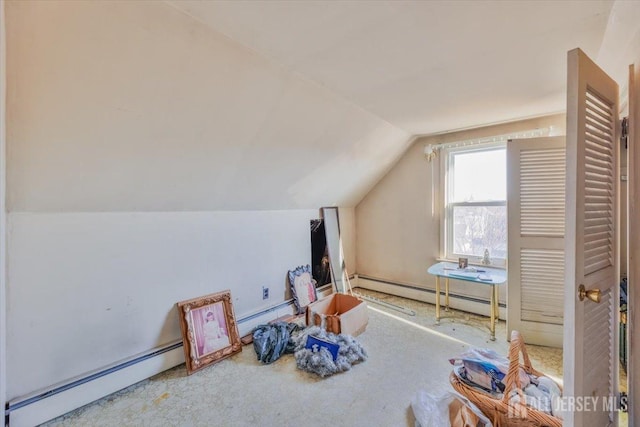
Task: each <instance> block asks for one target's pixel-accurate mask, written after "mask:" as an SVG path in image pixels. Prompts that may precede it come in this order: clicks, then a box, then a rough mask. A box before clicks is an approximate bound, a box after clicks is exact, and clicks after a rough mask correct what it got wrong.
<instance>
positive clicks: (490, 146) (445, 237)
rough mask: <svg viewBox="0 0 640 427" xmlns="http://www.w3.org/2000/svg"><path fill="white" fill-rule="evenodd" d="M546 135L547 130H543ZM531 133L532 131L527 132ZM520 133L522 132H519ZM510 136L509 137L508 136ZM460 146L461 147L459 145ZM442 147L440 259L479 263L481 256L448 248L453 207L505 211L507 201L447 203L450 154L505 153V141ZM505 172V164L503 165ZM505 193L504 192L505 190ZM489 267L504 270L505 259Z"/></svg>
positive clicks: (499, 259)
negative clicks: (482, 207) (460, 258)
mask: <svg viewBox="0 0 640 427" xmlns="http://www.w3.org/2000/svg"><path fill="white" fill-rule="evenodd" d="M545 129H546V132H547V133H548V131H549V128H545ZM528 132H532V131H528ZM521 133H522V132H521ZM509 136H511V135H509ZM494 138H501V137H498V136H497V137H494ZM489 139H491V138H485V140H489ZM460 144H462V145H460ZM439 145H440V146H442V147H445V148H444V150H442V156H440V157H441V158H440V171H441V172H440V183H441V184H440V190H441V191H440V194H441V197H440V201H441V203H442V215H441V216H440V256H439V258H441V259H446V260H453V262H457V259H458V257H467V258H469V261H470V263H479V262H480V261H481V260H482V256H474V257H472V256H468V255H463V254H456V253H454V252H453V250H452V249H451V248H450V246H451V245H452V241H451V239H450V236H451V235H452V234H453V224H452V221H451V217H452V215H453V213H452V208H453V207H454V206H504V207H505V210H506V206H507V200H506V194H505V200H504V201H502V200H500V201H485V202H480V201H479V202H449V198H450V194H449V193H450V189H451V188H452V186H453V174H452V173H451V172H450V171H452V170H453V156H451V154H457V153H471V152H480V151H491V150H500V149H504V150H505V151H506V147H507V141H506V140H504V141H502V140H500V141H498V142H495V141H493V140H491V141H488V142H483V143H482V144H481V146H479V144H472V145H465V144H463V143H450V144H439ZM505 172H506V164H505ZM505 191H506V190H505ZM490 266H491V267H497V268H504V267H505V266H506V257H505V258H495V257H492V261H491V265H490Z"/></svg>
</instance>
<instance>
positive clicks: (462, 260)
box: [458, 258, 469, 270]
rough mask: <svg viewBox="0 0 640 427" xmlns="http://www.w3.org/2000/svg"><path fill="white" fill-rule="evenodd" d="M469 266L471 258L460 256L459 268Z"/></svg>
mask: <svg viewBox="0 0 640 427" xmlns="http://www.w3.org/2000/svg"><path fill="white" fill-rule="evenodd" d="M468 266H469V258H458V268H459V269H460V270H464V269H465V268H467V267H468Z"/></svg>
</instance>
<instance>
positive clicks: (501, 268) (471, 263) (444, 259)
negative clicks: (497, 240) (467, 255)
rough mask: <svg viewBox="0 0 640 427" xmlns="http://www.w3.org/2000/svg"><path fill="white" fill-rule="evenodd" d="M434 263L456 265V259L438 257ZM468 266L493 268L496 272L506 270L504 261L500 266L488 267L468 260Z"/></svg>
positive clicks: (492, 265) (490, 265) (491, 265)
mask: <svg viewBox="0 0 640 427" xmlns="http://www.w3.org/2000/svg"><path fill="white" fill-rule="evenodd" d="M436 261H438V262H451V263H454V264H457V263H458V259H457V258H456V259H450V258H442V257H438V258H436ZM469 265H472V266H474V267H487V268H495V269H498V270H506V269H507V261H506V260H505V261H503V262H502V263H501V264H489V265H486V264H482V263H481V262H479V261H472V260H469Z"/></svg>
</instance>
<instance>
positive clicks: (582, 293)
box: [578, 285, 600, 302]
mask: <svg viewBox="0 0 640 427" xmlns="http://www.w3.org/2000/svg"><path fill="white" fill-rule="evenodd" d="M578 298H580V301H584V299H585V298H588V299H590V300H591V301H593V302H600V289H589V290H587V289H586V288H585V287H584V285H580V286H579V287H578Z"/></svg>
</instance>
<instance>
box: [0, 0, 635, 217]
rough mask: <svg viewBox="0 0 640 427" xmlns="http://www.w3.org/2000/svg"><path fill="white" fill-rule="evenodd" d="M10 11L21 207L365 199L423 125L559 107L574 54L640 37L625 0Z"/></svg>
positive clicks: (619, 72) (14, 148)
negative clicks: (569, 57) (569, 60)
mask: <svg viewBox="0 0 640 427" xmlns="http://www.w3.org/2000/svg"><path fill="white" fill-rule="evenodd" d="M5 8H6V11H7V46H8V47H7V52H8V60H7V64H8V66H7V79H8V85H7V87H8V91H7V116H8V124H9V126H8V144H7V147H8V162H7V163H8V175H9V178H8V182H9V191H8V204H9V208H10V209H11V210H17V211H56V212H58V211H174V210H194V211H197V210H207V211H211V210H253V209H298V208H317V207H319V206H327V205H338V206H345V207H348V206H355V205H357V204H358V203H359V201H360V200H362V198H363V197H364V196H365V195H366V194H367V192H368V191H370V189H371V188H372V187H373V186H374V185H375V184H376V182H378V181H379V180H380V179H381V178H382V177H383V176H384V174H385V173H386V172H387V171H388V170H389V169H390V168H392V167H393V165H394V163H395V162H396V161H397V160H398V159H399V158H400V156H402V154H403V153H404V152H405V151H406V150H407V148H408V147H409V146H410V145H411V142H412V141H413V139H414V138H415V137H416V136H419V135H430V134H436V133H441V132H448V131H452V130H458V129H465V128H471V127H477V126H483V125H488V124H494V123H500V122H507V121H514V120H518V119H522V118H528V117H533V116H542V115H546V114H552V113H557V112H561V111H564V109H565V87H566V53H567V51H568V50H570V49H573V48H575V47H580V48H582V49H583V50H584V51H585V52H586V53H587V54H588V55H589V56H591V57H592V58H593V59H596V60H597V61H598V62H599V63H600V64H601V65H603V66H604V68H605V70H607V71H608V72H610V74H612V75H613V76H614V77H617V78H623V75H624V71H625V69H626V64H628V63H630V62H631V61H630V60H629V56H630V55H635V54H636V52H638V50H639V49H640V46H638V44H639V43H640V42H639V40H640V35H639V34H638V28H639V26H640V2H637V1H634V2H629V1H623V0H617V1H613V0H611V1H610V0H607V1H601V0H587V1H447V2H439V1H412V2H407V1H328V0H326V1H192V0H167V1H165V2H157V1H156V2H74V1H51V2H40V1H23V2H5ZM631 58H632V59H635V58H634V57H633V56H631ZM53 146H55V150H52V149H51V147H53Z"/></svg>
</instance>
